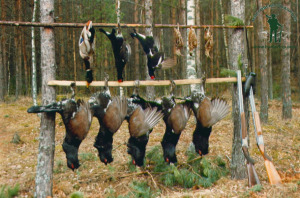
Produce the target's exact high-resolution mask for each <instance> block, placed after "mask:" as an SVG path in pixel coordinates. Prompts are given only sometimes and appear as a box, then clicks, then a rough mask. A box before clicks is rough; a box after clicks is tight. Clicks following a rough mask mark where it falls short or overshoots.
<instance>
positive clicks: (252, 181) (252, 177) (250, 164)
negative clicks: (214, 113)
mask: <svg viewBox="0 0 300 198" xmlns="http://www.w3.org/2000/svg"><path fill="white" fill-rule="evenodd" d="M241 125H242V150H243V153H244V156H245V158H246V161H247V172H248V182H249V186H250V187H251V186H254V185H257V184H260V181H259V178H258V176H257V173H256V171H255V168H254V160H253V159H252V158H251V157H250V154H249V151H248V134H247V127H246V117H245V112H242V113H241Z"/></svg>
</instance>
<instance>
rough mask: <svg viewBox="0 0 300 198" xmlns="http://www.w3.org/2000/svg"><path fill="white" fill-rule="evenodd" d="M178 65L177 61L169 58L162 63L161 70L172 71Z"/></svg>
mask: <svg viewBox="0 0 300 198" xmlns="http://www.w3.org/2000/svg"><path fill="white" fill-rule="evenodd" d="M176 64H177V62H176V60H175V59H171V58H167V59H165V60H164V61H163V62H162V64H161V68H162V69H170V68H172V67H174V65H176Z"/></svg>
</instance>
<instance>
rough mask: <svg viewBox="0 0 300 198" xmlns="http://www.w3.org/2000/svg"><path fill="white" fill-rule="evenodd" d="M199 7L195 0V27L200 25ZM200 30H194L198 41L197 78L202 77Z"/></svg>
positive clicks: (197, 1)
mask: <svg viewBox="0 0 300 198" xmlns="http://www.w3.org/2000/svg"><path fill="white" fill-rule="evenodd" d="M200 12H201V7H200V0H196V25H201V14H200ZM201 33H202V29H201V28H199V29H197V30H196V34H197V39H198V44H197V45H198V47H197V49H196V67H197V74H198V76H201V75H202V68H201V67H202V62H201V61H202V60H201V51H202V49H203V47H202V45H201V41H202V34H201Z"/></svg>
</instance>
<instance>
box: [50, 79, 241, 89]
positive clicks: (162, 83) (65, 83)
mask: <svg viewBox="0 0 300 198" xmlns="http://www.w3.org/2000/svg"><path fill="white" fill-rule="evenodd" d="M245 80H246V78H245V77H243V78H242V81H245ZM73 82H74V81H70V80H69V81H68V80H51V81H48V85H49V86H70V85H71V83H73ZM174 82H175V84H176V85H190V84H200V83H202V80H201V79H181V80H174ZM234 82H237V79H236V77H230V78H207V79H206V81H205V83H206V84H216V83H234ZM170 84H171V81H170V80H142V81H140V84H139V85H140V86H168V85H170ZM76 86H86V81H76ZM90 86H93V87H103V86H105V81H93V82H92V83H91V84H90ZM108 86H109V87H134V86H135V81H124V82H121V83H120V82H118V81H109V82H108Z"/></svg>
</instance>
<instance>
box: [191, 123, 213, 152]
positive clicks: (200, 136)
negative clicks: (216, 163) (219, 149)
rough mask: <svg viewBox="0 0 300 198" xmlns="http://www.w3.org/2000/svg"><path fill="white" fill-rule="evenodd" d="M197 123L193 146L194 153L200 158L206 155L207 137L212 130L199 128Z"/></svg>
mask: <svg viewBox="0 0 300 198" xmlns="http://www.w3.org/2000/svg"><path fill="white" fill-rule="evenodd" d="M199 125H200V124H199V123H197V126H196V129H195V131H194V134H193V143H194V145H195V151H196V153H198V154H199V155H200V156H202V155H206V154H208V151H209V150H208V148H209V136H210V133H211V130H212V128H211V127H209V128H204V127H199Z"/></svg>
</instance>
